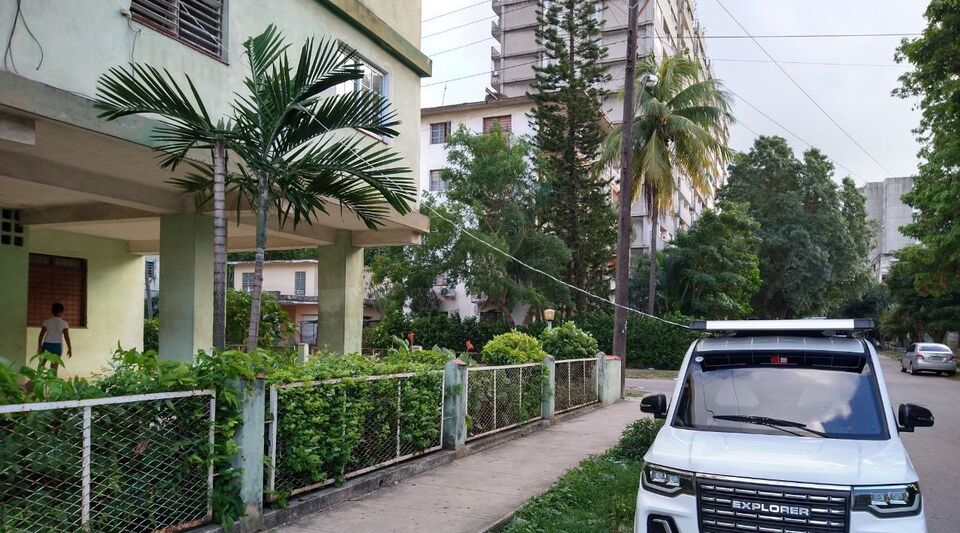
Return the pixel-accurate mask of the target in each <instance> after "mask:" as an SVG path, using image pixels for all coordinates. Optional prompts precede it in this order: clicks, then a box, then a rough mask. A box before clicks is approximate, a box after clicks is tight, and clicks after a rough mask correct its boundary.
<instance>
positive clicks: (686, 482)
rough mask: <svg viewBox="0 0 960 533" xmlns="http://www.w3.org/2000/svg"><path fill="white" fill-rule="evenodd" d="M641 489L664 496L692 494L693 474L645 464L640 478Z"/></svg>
mask: <svg viewBox="0 0 960 533" xmlns="http://www.w3.org/2000/svg"><path fill="white" fill-rule="evenodd" d="M640 481H641V482H642V484H643V488H645V489H647V490H648V491H650V492H656V493H658V494H663V495H666V496H676V495H677V494H693V493H694V489H693V474H692V473H690V472H684V471H683V470H674V469H672V468H664V467H662V466H657V465H652V464H650V463H646V464H644V465H643V475H642V476H641V478H640Z"/></svg>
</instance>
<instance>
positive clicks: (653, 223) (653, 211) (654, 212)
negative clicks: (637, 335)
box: [647, 187, 660, 315]
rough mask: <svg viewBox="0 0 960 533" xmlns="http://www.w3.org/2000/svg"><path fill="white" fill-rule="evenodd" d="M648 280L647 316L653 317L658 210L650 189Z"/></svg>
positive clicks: (655, 290)
mask: <svg viewBox="0 0 960 533" xmlns="http://www.w3.org/2000/svg"><path fill="white" fill-rule="evenodd" d="M650 189H651V190H650V279H649V282H648V285H647V314H649V315H653V314H654V311H655V310H656V299H657V238H658V237H659V236H660V216H659V215H660V208H659V206H657V198H656V195H655V194H654V191H653V190H652V187H651V188H650Z"/></svg>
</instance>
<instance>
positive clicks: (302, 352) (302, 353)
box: [297, 343, 310, 365]
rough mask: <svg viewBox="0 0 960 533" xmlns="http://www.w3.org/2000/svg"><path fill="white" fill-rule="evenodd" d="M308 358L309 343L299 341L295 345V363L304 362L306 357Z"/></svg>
mask: <svg viewBox="0 0 960 533" xmlns="http://www.w3.org/2000/svg"><path fill="white" fill-rule="evenodd" d="M309 358H310V345H309V344H307V343H300V344H298V345H297V364H299V365H303V364H306V362H307V359H309Z"/></svg>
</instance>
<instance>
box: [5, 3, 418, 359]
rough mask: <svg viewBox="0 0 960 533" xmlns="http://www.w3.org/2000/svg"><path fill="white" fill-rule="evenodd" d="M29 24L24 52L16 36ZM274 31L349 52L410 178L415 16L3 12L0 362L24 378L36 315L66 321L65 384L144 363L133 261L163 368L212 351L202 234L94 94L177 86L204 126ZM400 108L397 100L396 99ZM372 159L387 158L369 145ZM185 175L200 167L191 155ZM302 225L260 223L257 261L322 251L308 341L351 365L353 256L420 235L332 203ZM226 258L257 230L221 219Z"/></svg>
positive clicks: (128, 131)
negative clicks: (182, 85) (151, 78)
mask: <svg viewBox="0 0 960 533" xmlns="http://www.w3.org/2000/svg"><path fill="white" fill-rule="evenodd" d="M16 20H20V21H24V22H26V23H27V24H28V25H29V27H30V28H31V30H32V34H31V33H28V32H27V31H26V30H25V24H24V22H20V23H18V24H16V26H15V21H16ZM271 23H273V24H276V25H277V26H278V27H279V29H280V30H281V31H282V32H283V33H284V34H285V36H286V38H287V40H288V42H290V43H292V44H293V45H294V48H293V49H294V50H296V49H297V48H298V47H299V46H300V44H301V43H302V42H304V40H305V39H307V38H310V37H317V38H323V37H330V38H335V39H339V40H340V42H342V43H343V44H344V46H346V47H349V48H351V49H354V50H356V51H357V53H358V55H359V57H360V58H361V59H362V60H363V63H364V65H365V68H366V69H367V70H368V71H369V72H368V73H369V74H370V78H371V79H373V78H376V79H378V80H379V83H378V84H377V90H380V91H382V92H383V93H384V94H385V95H386V96H387V97H388V98H390V100H391V101H393V102H394V103H395V104H397V105H395V107H396V109H397V113H398V118H399V119H400V120H401V121H402V125H401V126H399V128H398V129H399V136H398V137H397V138H395V139H391V140H389V141H387V142H388V143H389V145H390V146H391V147H393V148H395V149H396V150H398V151H399V152H400V154H402V156H403V158H404V162H403V164H404V165H406V166H408V167H410V168H411V169H412V171H413V174H414V176H415V175H416V174H417V165H418V158H419V135H418V133H417V125H418V124H419V94H420V91H419V87H420V79H421V77H425V76H429V75H430V72H431V68H432V67H431V62H430V60H429V58H427V57H426V56H425V55H424V54H422V53H421V52H420V51H419V49H418V46H419V41H420V2H419V0H412V1H405V2H393V1H392V0H276V1H273V2H270V3H269V4H268V3H265V2H260V1H255V0H75V1H69V2H56V5H55V6H54V5H53V4H52V3H50V2H22V3H20V2H3V3H0V33H2V34H3V35H5V36H9V39H10V47H9V49H8V50H7V52H8V54H7V56H6V61H4V62H3V65H2V67H0V214H2V221H0V223H2V231H0V356H3V357H5V358H6V359H8V360H10V361H12V362H13V363H14V364H27V363H29V362H30V358H31V357H32V355H33V354H34V353H36V338H37V334H38V332H39V329H38V326H39V323H40V321H41V319H42V318H45V315H47V314H48V313H49V308H50V304H51V303H53V302H54V301H62V302H63V303H64V304H65V305H66V306H67V312H66V313H65V316H66V317H67V321H68V323H70V328H71V331H72V334H71V337H72V338H73V343H74V355H73V358H72V359H71V360H70V361H68V362H67V365H66V367H65V372H66V374H68V375H87V374H90V373H92V372H94V371H96V370H97V369H99V368H102V367H103V366H104V364H105V363H106V362H107V361H108V360H109V357H110V355H111V353H112V352H113V350H114V349H115V348H116V347H117V345H118V343H119V344H120V345H121V346H124V347H128V348H129V347H135V348H139V347H142V343H143V340H142V338H143V337H142V327H143V324H142V317H143V298H144V279H145V272H144V268H145V267H144V259H143V258H144V256H146V255H159V256H160V257H161V258H162V261H160V263H159V265H160V266H159V270H160V272H159V277H160V278H161V279H162V283H161V284H160V288H159V298H160V301H161V302H162V303H161V312H160V355H161V357H163V358H167V359H181V360H189V359H190V358H192V357H193V355H194V354H195V353H196V351H197V350H200V349H209V348H210V346H211V345H212V312H213V303H212V293H213V290H212V282H213V223H212V217H211V216H210V210H209V208H208V207H206V206H198V205H197V203H196V201H195V200H194V198H193V197H190V196H185V195H183V194H182V193H181V192H180V191H179V190H178V189H177V188H176V187H175V186H174V185H173V184H171V183H170V181H169V180H170V179H171V178H172V177H182V176H183V175H184V173H185V172H186V171H187V168H181V169H179V170H178V173H176V174H174V173H170V172H167V171H164V170H161V169H160V168H159V166H158V164H157V158H156V155H157V154H156V153H155V152H154V151H153V150H152V147H153V146H154V145H155V141H154V140H153V138H152V133H153V131H154V129H155V127H156V126H157V125H158V124H159V123H158V122H157V121H155V120H151V119H149V118H144V117H131V118H128V119H124V120H118V121H116V122H105V121H104V120H102V119H100V118H99V117H98V114H99V112H98V111H97V110H96V109H95V108H94V105H93V104H94V95H95V94H96V86H97V80H98V79H99V77H100V76H101V75H102V74H103V73H104V72H106V71H107V69H109V68H111V67H115V66H122V65H126V64H128V63H130V62H131V61H135V62H141V63H147V64H150V65H153V66H155V67H158V68H161V69H167V70H169V71H170V72H171V74H172V76H173V77H174V78H175V79H178V80H180V81H182V80H183V76H184V75H189V76H190V78H191V79H192V80H193V82H194V83H195V85H196V88H197V91H198V92H199V94H200V96H201V97H202V98H203V100H204V103H205V105H206V106H207V109H208V111H209V112H210V113H211V115H212V116H214V117H219V116H224V115H226V114H227V113H228V111H229V102H230V101H231V100H232V99H233V98H234V93H236V92H242V80H243V78H244V76H245V75H246V74H247V71H248V68H249V67H248V65H247V64H246V61H245V60H244V58H243V53H242V50H243V49H242V43H243V41H244V40H245V39H246V38H247V37H249V36H252V35H256V34H258V33H260V32H262V31H263V30H264V28H265V27H266V26H267V25H268V24H271ZM401 97H402V98H401ZM371 142H384V141H380V140H373V139H371ZM196 157H197V158H198V159H202V158H204V157H206V154H196ZM329 207H330V209H329V214H326V215H320V216H319V217H318V219H317V220H316V221H315V222H314V224H313V225H300V226H298V227H296V228H294V227H292V225H289V224H288V225H281V224H280V223H279V222H277V217H276V216H271V218H270V223H269V226H268V239H267V247H268V248H269V249H289V248H305V247H315V248H317V250H318V254H317V261H318V267H317V269H316V276H315V278H314V282H315V283H316V287H317V292H318V294H319V303H318V304H316V307H317V313H318V314H319V315H321V316H323V317H325V320H324V321H322V322H321V323H322V324H323V326H321V328H320V330H319V333H318V335H319V337H320V339H321V341H322V342H323V343H325V344H326V345H327V346H328V347H329V348H330V349H333V350H336V351H356V350H359V347H360V335H361V328H362V320H363V313H362V306H363V247H365V246H384V245H409V244H416V243H418V242H419V236H420V235H421V234H422V233H423V232H425V231H427V230H428V229H429V225H428V221H427V219H426V218H425V217H423V216H421V215H420V214H419V213H417V212H416V210H414V211H413V212H412V213H410V214H407V215H402V216H401V215H399V214H397V213H391V214H390V216H389V219H388V220H387V222H386V224H385V226H384V227H382V228H381V229H380V230H379V231H372V230H370V229H368V228H367V227H366V226H365V225H364V224H363V223H362V222H361V221H360V220H359V218H358V217H357V216H356V215H354V214H353V213H351V212H350V211H347V210H341V209H340V207H339V206H337V205H335V204H334V203H332V202H331V203H330V205H329ZM229 217H230V220H229V238H228V248H229V249H230V250H231V251H238V250H250V249H253V247H254V236H255V219H254V217H253V213H252V212H249V211H241V212H240V213H237V212H235V211H233V212H230V213H229Z"/></svg>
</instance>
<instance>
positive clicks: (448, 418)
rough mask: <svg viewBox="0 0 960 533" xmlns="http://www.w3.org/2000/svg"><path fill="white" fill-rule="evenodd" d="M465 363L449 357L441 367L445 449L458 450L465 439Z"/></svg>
mask: <svg viewBox="0 0 960 533" xmlns="http://www.w3.org/2000/svg"><path fill="white" fill-rule="evenodd" d="M467 378H468V374H467V364H466V363H464V362H463V361H461V360H460V359H451V360H449V361H447V364H446V365H445V366H444V367H443V434H442V444H443V448H444V449H445V450H459V449H461V448H463V444H464V443H465V442H466V440H467V387H468V383H467Z"/></svg>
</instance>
